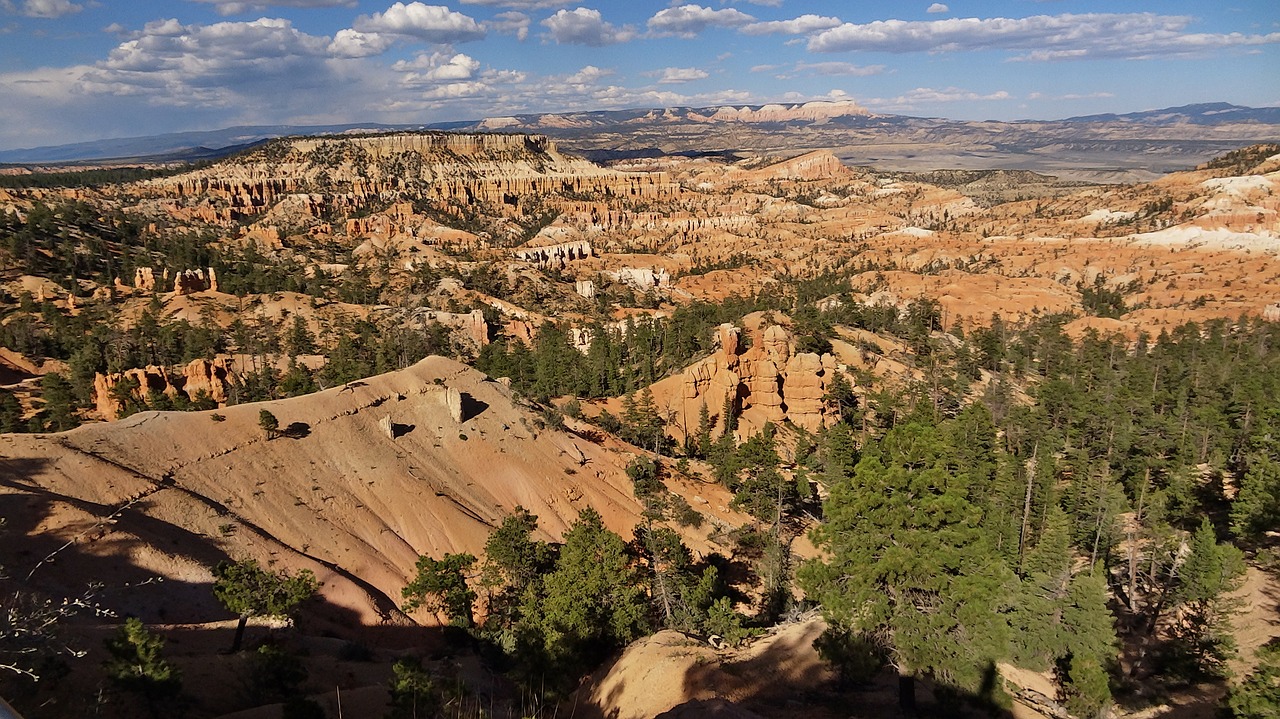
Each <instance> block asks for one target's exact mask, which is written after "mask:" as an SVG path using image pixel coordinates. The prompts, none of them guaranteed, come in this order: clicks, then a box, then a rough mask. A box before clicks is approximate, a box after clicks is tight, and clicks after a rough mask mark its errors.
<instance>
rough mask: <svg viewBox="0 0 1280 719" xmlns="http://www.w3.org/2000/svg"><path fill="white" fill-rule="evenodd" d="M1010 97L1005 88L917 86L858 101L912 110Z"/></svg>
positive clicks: (993, 100) (873, 105)
mask: <svg viewBox="0 0 1280 719" xmlns="http://www.w3.org/2000/svg"><path fill="white" fill-rule="evenodd" d="M1011 99H1013V96H1012V95H1010V94H1009V93H1008V92H1007V91H1005V90H997V91H996V92H991V93H987V94H983V93H980V92H974V91H972V90H963V89H961V88H958V87H946V88H942V89H935V88H931V87H917V88H916V89H914V90H911V91H910V92H906V93H903V94H902V95H899V96H897V97H891V98H884V97H873V98H868V99H865V100H860V101H859V102H861V103H862V104H863V105H866V106H867V107H877V108H881V109H889V110H914V109H916V108H918V107H920V106H921V105H938V104H944V103H950V102H997V101H1001V100H1011Z"/></svg>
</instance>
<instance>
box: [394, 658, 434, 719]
mask: <svg viewBox="0 0 1280 719" xmlns="http://www.w3.org/2000/svg"><path fill="white" fill-rule="evenodd" d="M391 672H392V676H391V682H390V683H389V685H388V686H387V695H388V699H389V700H390V702H391V709H390V711H388V712H387V714H386V716H387V719H418V718H419V717H433V716H437V712H438V711H439V709H440V695H439V693H438V692H437V691H436V688H435V682H433V681H432V679H431V675H430V674H428V673H427V671H426V670H425V669H423V668H422V663H421V662H419V661H418V660H417V659H397V660H396V663H395V664H393V665H392V666H391Z"/></svg>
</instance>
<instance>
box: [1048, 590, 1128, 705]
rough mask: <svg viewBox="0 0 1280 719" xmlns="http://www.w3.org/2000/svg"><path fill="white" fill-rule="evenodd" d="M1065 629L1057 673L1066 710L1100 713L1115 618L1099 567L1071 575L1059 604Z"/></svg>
mask: <svg viewBox="0 0 1280 719" xmlns="http://www.w3.org/2000/svg"><path fill="white" fill-rule="evenodd" d="M1061 617H1062V626H1063V628H1064V629H1065V632H1066V652H1067V653H1066V654H1065V655H1064V656H1063V657H1060V658H1059V666H1060V667H1064V668H1065V672H1062V674H1065V676H1060V677H1059V681H1060V682H1061V684H1062V698H1063V700H1064V703H1065V704H1066V706H1067V710H1068V711H1070V712H1071V713H1072V714H1073V715H1075V716H1077V717H1081V718H1082V719H1084V718H1087V717H1100V716H1103V715H1104V714H1105V712H1106V709H1107V706H1108V705H1109V704H1110V703H1111V689H1110V678H1109V677H1108V674H1107V670H1106V668H1107V666H1108V665H1110V664H1111V663H1112V661H1113V660H1114V659H1115V654H1116V634H1115V619H1114V617H1112V615H1111V611H1110V610H1109V609H1108V608H1107V585H1106V581H1105V580H1104V579H1103V573H1102V570H1101V568H1095V569H1094V571H1093V572H1091V573H1086V574H1081V575H1078V576H1077V577H1075V578H1074V579H1072V581H1071V586H1070V589H1069V590H1068V593H1067V597H1066V601H1065V603H1064V605H1063V606H1062V607H1061Z"/></svg>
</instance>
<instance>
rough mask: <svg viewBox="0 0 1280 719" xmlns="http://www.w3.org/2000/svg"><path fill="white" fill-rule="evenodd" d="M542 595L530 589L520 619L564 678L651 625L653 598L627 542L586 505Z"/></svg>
mask: <svg viewBox="0 0 1280 719" xmlns="http://www.w3.org/2000/svg"><path fill="white" fill-rule="evenodd" d="M542 590H543V594H542V595H541V596H537V597H535V596H533V595H531V594H530V593H529V592H526V603H527V604H529V605H530V606H526V607H524V608H523V609H522V612H521V618H522V622H523V624H524V626H523V628H524V632H525V634H526V635H529V634H532V635H533V637H535V638H536V640H537V644H538V645H539V646H538V648H539V650H540V652H541V653H542V654H543V656H545V657H546V660H547V662H549V663H548V664H544V665H543V669H544V670H546V669H552V668H555V669H557V671H556V675H558V676H560V677H564V678H568V677H573V676H576V674H575V672H576V671H577V670H580V669H582V668H585V667H589V666H593V665H594V664H595V663H596V662H598V661H599V660H600V659H602V658H603V657H604V656H605V655H607V654H608V653H609V652H610V651H612V650H614V649H616V648H618V647H621V646H623V645H625V644H627V643H628V642H630V641H631V640H632V639H635V638H636V637H637V636H639V635H640V634H641V633H642V632H643V631H645V630H646V629H647V626H648V623H647V621H646V619H645V617H646V615H647V613H648V612H647V611H646V607H647V605H648V600H647V598H646V597H645V595H644V589H643V586H642V584H641V582H639V581H638V578H637V576H636V572H635V570H634V569H633V568H632V566H631V557H630V555H629V554H628V552H627V546H626V543H625V542H623V541H622V538H621V537H619V536H618V535H616V534H614V533H613V532H610V531H609V530H608V529H606V528H605V526H604V521H603V520H602V519H601V517H600V514H599V513H598V512H596V511H595V510H594V509H591V508H587V509H584V510H582V512H581V513H579V515H578V519H577V520H576V521H575V522H574V523H573V526H571V527H570V528H569V531H568V532H566V533H565V536H564V546H562V547H561V549H560V557H559V559H558V560H557V562H556V568H555V570H554V571H552V572H551V573H550V574H548V575H546V576H545V577H544V578H543V581H542Z"/></svg>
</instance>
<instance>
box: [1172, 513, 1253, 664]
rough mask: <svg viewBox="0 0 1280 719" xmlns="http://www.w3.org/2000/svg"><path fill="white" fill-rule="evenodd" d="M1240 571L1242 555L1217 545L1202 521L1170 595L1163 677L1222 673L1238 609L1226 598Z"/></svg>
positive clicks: (1238, 580) (1231, 653)
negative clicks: (1173, 617) (1170, 620)
mask: <svg viewBox="0 0 1280 719" xmlns="http://www.w3.org/2000/svg"><path fill="white" fill-rule="evenodd" d="M1244 573H1245V564H1244V554H1243V553H1242V552H1241V551H1240V550H1239V549H1237V548H1235V547H1233V546H1231V545H1230V544H1225V543H1224V544H1219V543H1218V541H1217V537H1216V536H1215V534H1214V530H1213V525H1211V524H1210V523H1209V520H1208V519H1204V520H1202V521H1201V523H1200V527H1199V528H1198V529H1197V530H1196V531H1195V533H1194V534H1193V535H1192V537H1191V543H1190V551H1189V553H1188V554H1187V556H1186V559H1185V560H1184V561H1183V564H1182V566H1181V568H1180V569H1179V571H1178V582H1177V586H1176V587H1175V588H1174V591H1173V597H1172V599H1173V604H1174V605H1175V606H1176V607H1177V616H1176V621H1175V622H1174V626H1173V630H1172V634H1173V636H1172V638H1171V640H1170V642H1169V643H1168V644H1167V645H1166V647H1165V649H1164V652H1163V654H1164V656H1163V666H1164V669H1165V671H1166V672H1167V673H1169V674H1170V675H1172V676H1175V677H1180V678H1184V679H1188V680H1199V679H1202V678H1207V677H1222V676H1225V675H1226V663H1227V660H1228V659H1230V658H1231V657H1232V656H1234V654H1235V639H1234V637H1233V636H1232V632H1231V617H1232V616H1233V615H1234V614H1235V613H1236V612H1237V611H1238V604H1237V602H1235V601H1234V600H1233V599H1232V598H1231V597H1229V596H1228V595H1229V594H1230V593H1231V592H1234V591H1235V590H1236V589H1239V588H1240V585H1241V584H1243V582H1244Z"/></svg>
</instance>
